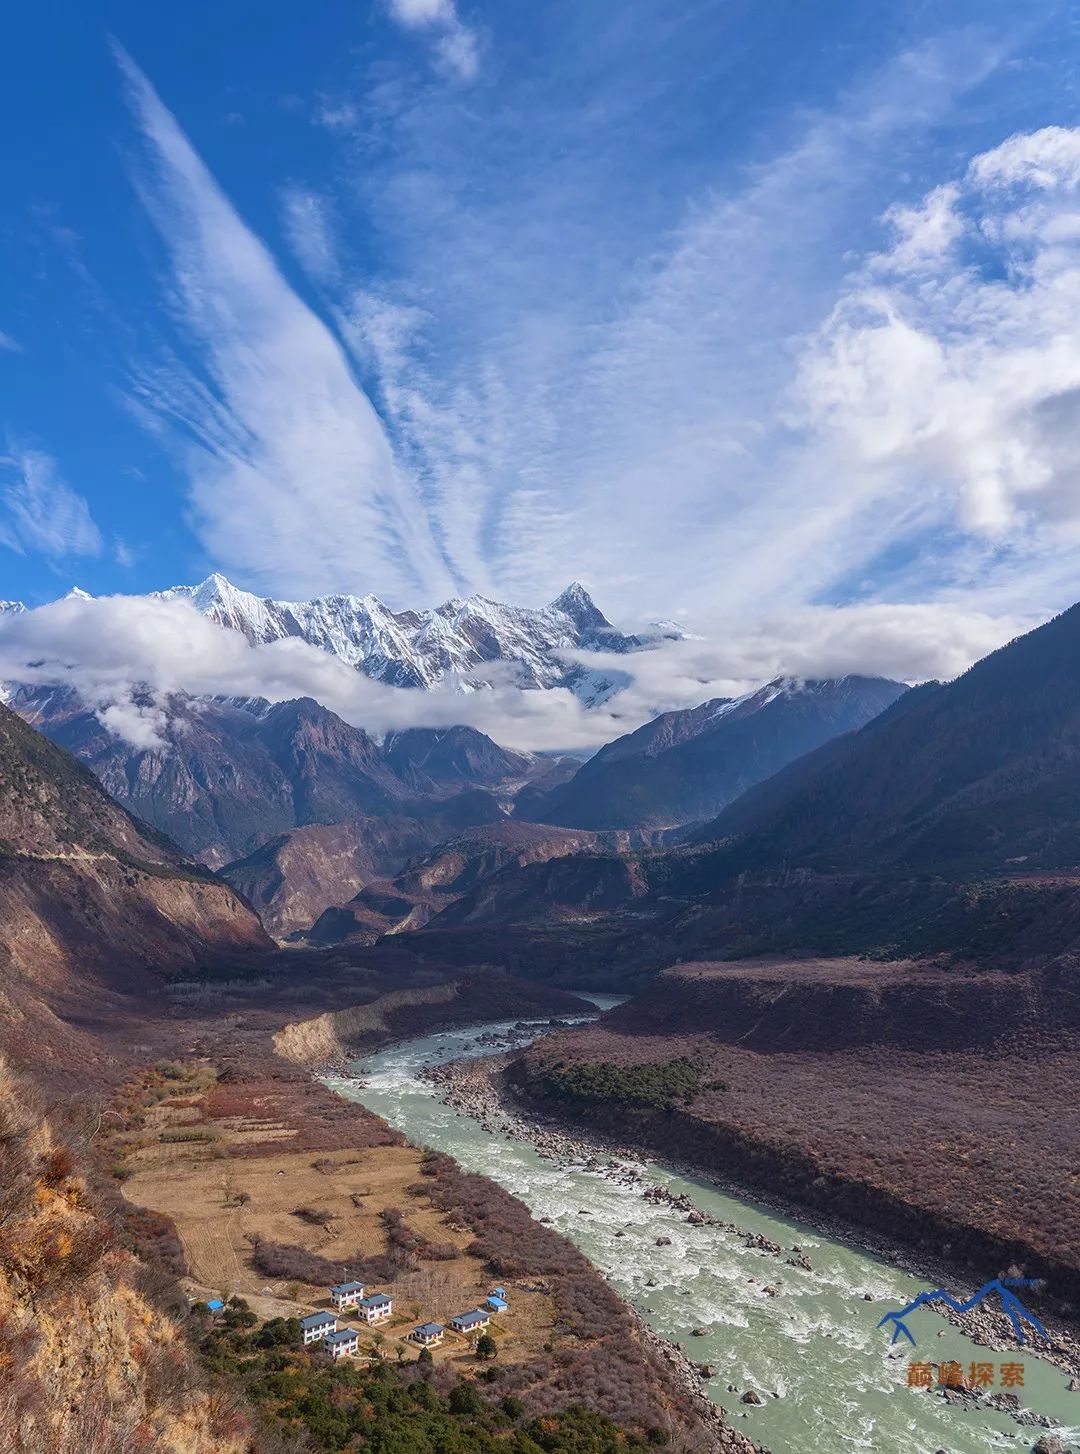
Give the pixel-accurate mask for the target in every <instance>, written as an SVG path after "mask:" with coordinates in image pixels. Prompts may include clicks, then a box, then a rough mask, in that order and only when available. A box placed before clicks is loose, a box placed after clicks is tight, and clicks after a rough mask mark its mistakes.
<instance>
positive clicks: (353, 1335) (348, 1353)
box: [323, 1328, 360, 1359]
mask: <svg viewBox="0 0 1080 1454" xmlns="http://www.w3.org/2000/svg"><path fill="white" fill-rule="evenodd" d="M323 1346H324V1347H325V1349H326V1351H327V1352H328V1353H329V1354H330V1357H331V1358H335V1359H337V1358H346V1357H349V1358H351V1357H352V1356H353V1355H354V1354H355V1353H356V1351H357V1349H358V1348H359V1347H360V1335H359V1333H357V1331H356V1329H355V1328H339V1329H338V1330H337V1332H336V1333H329V1334H327V1338H326V1342H325V1343H324V1344H323Z"/></svg>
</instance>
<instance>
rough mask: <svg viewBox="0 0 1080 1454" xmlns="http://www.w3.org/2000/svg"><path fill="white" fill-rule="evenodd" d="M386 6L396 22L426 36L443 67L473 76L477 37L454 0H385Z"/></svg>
mask: <svg viewBox="0 0 1080 1454" xmlns="http://www.w3.org/2000/svg"><path fill="white" fill-rule="evenodd" d="M387 8H388V9H389V11H390V15H391V18H392V19H393V20H396V21H397V23H398V24H399V25H401V26H404V27H405V29H406V30H413V31H419V32H421V33H422V34H423V35H424V36H425V37H426V38H427V39H428V41H429V42H430V44H431V46H432V49H433V51H434V54H435V57H436V60H437V61H438V63H439V64H440V65H441V66H442V67H443V69H445V70H446V71H448V72H450V73H451V74H452V75H454V76H456V77H457V78H458V79H459V80H462V81H473V80H475V79H476V76H477V74H478V72H479V70H480V41H479V37H478V35H477V33H476V31H475V30H474V29H473V28H472V27H471V26H469V25H466V24H465V23H464V22H463V21H462V19H461V16H460V15H459V13H458V8H457V4H456V0H387Z"/></svg>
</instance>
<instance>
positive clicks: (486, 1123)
mask: <svg viewBox="0 0 1080 1454" xmlns="http://www.w3.org/2000/svg"><path fill="white" fill-rule="evenodd" d="M508 1058H509V1057H508V1055H507V1054H503V1055H501V1056H492V1057H487V1058H484V1059H482V1060H465V1061H456V1062H450V1063H448V1064H437V1065H432V1066H429V1067H427V1068H426V1069H425V1070H424V1071H423V1072H422V1075H423V1076H424V1078H425V1079H427V1080H428V1081H430V1082H431V1083H433V1084H434V1085H436V1086H437V1087H438V1088H439V1092H440V1099H441V1100H442V1102H443V1104H444V1105H446V1106H448V1107H450V1108H451V1109H453V1110H455V1111H458V1112H459V1113H461V1114H464V1115H468V1116H471V1117H472V1118H473V1119H474V1120H476V1121H478V1122H479V1123H480V1125H481V1126H482V1127H483V1129H484V1130H485V1131H486V1132H487V1133H488V1134H489V1135H492V1136H508V1137H516V1138H521V1139H525V1140H527V1141H529V1142H530V1143H531V1144H532V1145H533V1147H534V1148H535V1150H536V1151H537V1153H538V1154H539V1155H540V1156H542V1157H544V1158H545V1159H547V1160H551V1161H554V1162H556V1163H558V1164H561V1165H565V1166H568V1167H574V1168H575V1169H578V1170H585V1171H588V1172H592V1173H594V1174H595V1175H598V1176H603V1177H605V1178H606V1179H607V1180H610V1181H613V1182H615V1183H617V1184H618V1185H622V1186H626V1187H630V1188H640V1190H641V1195H642V1197H643V1198H645V1199H649V1200H653V1201H668V1202H669V1203H670V1204H671V1205H672V1207H673V1209H674V1210H676V1211H680V1212H683V1213H684V1214H685V1218H686V1221H687V1222H688V1223H689V1224H691V1225H695V1224H697V1225H703V1224H711V1225H721V1226H722V1228H723V1230H725V1231H727V1232H730V1233H731V1234H732V1235H734V1236H741V1237H743V1238H744V1239H745V1240H746V1245H747V1246H753V1247H754V1248H756V1250H758V1251H760V1252H761V1253H762V1255H763V1256H766V1257H772V1258H775V1259H776V1260H777V1262H778V1263H780V1264H781V1265H783V1264H784V1263H787V1264H788V1265H792V1266H797V1267H802V1268H805V1269H807V1270H812V1265H811V1264H810V1261H809V1258H808V1257H807V1256H806V1254H805V1252H804V1251H803V1250H802V1249H801V1248H800V1247H798V1246H793V1247H790V1248H784V1247H781V1246H779V1245H778V1244H776V1243H772V1242H769V1240H768V1239H767V1238H763V1237H759V1236H755V1234H753V1233H751V1232H749V1231H747V1230H746V1229H745V1228H741V1227H739V1226H737V1225H736V1224H734V1223H722V1224H721V1223H717V1222H716V1220H715V1219H714V1218H711V1217H709V1216H708V1215H707V1214H706V1213H704V1212H702V1211H701V1210H700V1209H699V1208H697V1207H695V1206H694V1205H693V1203H692V1201H691V1199H690V1198H689V1197H685V1196H683V1197H672V1196H671V1194H670V1193H669V1192H668V1191H667V1190H666V1189H665V1188H663V1187H654V1186H650V1184H649V1178H648V1176H647V1174H646V1169H645V1163H644V1161H643V1159H642V1154H641V1152H640V1150H638V1149H637V1148H634V1147H632V1146H626V1145H624V1144H620V1143H618V1142H616V1141H610V1140H607V1139H605V1138H604V1137H603V1135H602V1134H599V1133H597V1132H595V1131H594V1130H593V1129H592V1128H590V1130H589V1132H588V1133H585V1132H583V1131H582V1130H581V1128H580V1127H578V1126H575V1125H574V1124H573V1123H571V1122H568V1121H567V1120H564V1119H562V1118H557V1117H552V1116H549V1115H545V1114H543V1113H541V1112H539V1111H537V1110H536V1109H535V1108H534V1107H532V1106H531V1105H530V1106H524V1105H522V1104H521V1102H520V1101H519V1100H517V1099H515V1098H514V1096H513V1094H512V1092H511V1089H510V1087H509V1085H508V1083H507V1077H506V1074H505V1072H506V1067H507V1062H508ZM673 1169H675V1170H678V1171H680V1172H682V1173H684V1174H687V1175H693V1176H699V1177H702V1178H703V1179H706V1180H709V1181H711V1182H713V1183H714V1184H717V1185H721V1186H722V1183H720V1182H719V1181H718V1179H717V1177H716V1176H715V1173H714V1172H713V1171H712V1170H710V1169H708V1168H702V1167H694V1166H685V1165H683V1166H676V1167H674V1168H673ZM724 1189H730V1190H731V1191H733V1192H735V1193H736V1194H745V1193H743V1192H742V1189H741V1188H738V1187H730V1188H724ZM754 1199H755V1200H756V1201H758V1202H759V1203H761V1204H762V1205H766V1206H769V1207H770V1208H771V1209H773V1210H775V1211H778V1212H780V1213H781V1214H782V1215H785V1216H789V1217H794V1218H799V1219H801V1220H803V1221H807V1220H810V1221H812V1222H813V1224H814V1225H815V1226H816V1227H817V1228H818V1229H819V1230H820V1231H821V1232H822V1233H823V1234H824V1235H826V1236H829V1237H833V1238H835V1239H837V1240H839V1241H845V1242H847V1243H848V1244H849V1245H853V1246H857V1247H859V1248H861V1249H862V1250H865V1251H868V1252H871V1253H873V1254H875V1255H877V1256H881V1257H884V1258H886V1259H887V1260H888V1261H890V1262H892V1263H893V1264H895V1265H897V1266H899V1267H901V1268H903V1269H904V1270H905V1271H907V1272H910V1273H912V1274H913V1275H915V1276H917V1277H919V1278H920V1279H922V1280H926V1281H929V1282H936V1283H939V1284H940V1285H942V1286H944V1285H950V1286H952V1287H954V1288H960V1287H961V1286H962V1285H963V1283H964V1281H965V1280H966V1279H965V1278H964V1277H963V1276H962V1275H959V1274H958V1270H957V1269H956V1268H955V1267H950V1266H949V1265H948V1264H947V1263H944V1262H942V1263H940V1264H937V1265H934V1264H933V1263H931V1262H930V1261H929V1260H928V1259H926V1258H915V1257H914V1256H913V1255H912V1254H911V1253H910V1252H908V1251H907V1250H906V1249H904V1248H898V1247H895V1246H890V1245H883V1244H882V1243H881V1242H879V1241H877V1240H876V1239H875V1238H874V1237H873V1235H872V1233H870V1232H867V1231H866V1230H864V1229H859V1228H855V1227H853V1226H851V1225H846V1224H845V1225H841V1224H839V1223H836V1224H833V1223H826V1221H825V1220H824V1219H823V1218H821V1217H820V1216H814V1217H812V1218H808V1216H807V1213H806V1210H805V1208H801V1207H798V1206H795V1205H792V1204H790V1203H785V1202H784V1201H783V1200H782V1199H780V1198H775V1197H764V1196H761V1195H760V1194H755V1195H754ZM762 1291H763V1293H764V1294H765V1295H767V1296H775V1295H776V1289H775V1288H774V1287H773V1285H772V1284H771V1283H769V1282H766V1283H765V1285H764V1286H763V1288H762ZM866 1297H867V1299H868V1300H870V1298H871V1295H870V1294H869V1293H867V1294H866ZM938 1311H940V1312H941V1313H942V1314H943V1315H944V1316H945V1317H947V1318H948V1321H949V1322H951V1323H952V1324H953V1325H954V1326H955V1327H957V1328H959V1329H960V1330H961V1331H962V1332H964V1333H965V1334H966V1335H967V1336H968V1337H970V1338H971V1339H972V1341H973V1342H975V1343H978V1344H979V1345H980V1346H982V1347H985V1348H988V1349H991V1350H993V1351H996V1352H1003V1353H1004V1352H1010V1351H1012V1350H1014V1349H1015V1347H1016V1343H1015V1339H1014V1337H1013V1336H1012V1330H1011V1327H1010V1325H1009V1323H1008V1320H1007V1319H1006V1317H1005V1315H1004V1314H1003V1313H999V1312H998V1311H997V1310H995V1309H990V1308H986V1307H982V1308H977V1309H975V1310H973V1311H972V1312H968V1313H957V1312H955V1311H953V1310H952V1309H949V1308H946V1307H945V1306H940V1307H939V1308H938ZM1044 1321H1047V1325H1048V1327H1049V1329H1050V1332H1051V1336H1052V1342H1051V1343H1050V1344H1047V1343H1045V1342H1044V1341H1043V1340H1039V1339H1037V1338H1035V1337H1034V1336H1033V1340H1032V1341H1031V1342H1030V1343H1029V1345H1028V1348H1027V1351H1028V1352H1031V1353H1034V1354H1036V1355H1037V1356H1039V1357H1042V1358H1044V1359H1046V1361H1048V1362H1050V1363H1053V1364H1054V1365H1056V1366H1057V1367H1059V1368H1061V1369H1063V1370H1064V1371H1065V1372H1067V1373H1070V1374H1072V1375H1073V1376H1074V1379H1075V1380H1077V1396H1078V1413H1080V1340H1078V1339H1077V1337H1076V1335H1075V1333H1074V1332H1073V1330H1072V1329H1071V1328H1069V1327H1067V1326H1064V1325H1062V1324H1061V1323H1060V1322H1059V1321H1058V1322H1054V1321H1051V1320H1044ZM896 1356H898V1357H902V1356H904V1355H903V1353H902V1351H901V1350H896ZM691 1367H693V1368H695V1369H697V1365H695V1364H693V1363H691ZM729 1391H734V1390H729ZM955 1392H956V1391H954V1390H944V1391H942V1392H941V1393H940V1394H939V1395H937V1396H941V1397H944V1396H946V1394H948V1395H953V1394H955ZM1002 1411H1003V1412H1008V1413H1011V1414H1012V1416H1013V1417H1014V1418H1017V1419H1018V1421H1019V1422H1030V1421H1031V1420H1032V1419H1033V1418H1034V1417H1035V1416H1032V1415H1030V1414H1025V1411H1023V1410H1022V1409H1012V1408H1011V1407H1008V1406H1005V1405H1002ZM1042 1426H1043V1427H1049V1424H1048V1423H1046V1424H1043V1425H1042Z"/></svg>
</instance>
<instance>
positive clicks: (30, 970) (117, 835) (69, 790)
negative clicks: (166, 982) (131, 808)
mask: <svg viewBox="0 0 1080 1454" xmlns="http://www.w3.org/2000/svg"><path fill="white" fill-rule="evenodd" d="M268 943H269V941H268V940H267V939H266V936H265V934H264V932H263V930H262V928H261V927H260V925H259V922H258V920H257V919H256V918H255V916H254V914H253V913H252V912H251V910H250V908H249V907H248V906H247V905H246V904H245V903H244V902H243V900H242V899H240V898H239V897H238V896H237V894H236V893H235V892H234V891H233V890H232V889H231V888H230V887H229V886H228V885H227V884H224V883H222V882H221V881H220V880H219V879H216V878H215V877H214V876H213V875H212V874H210V873H209V872H207V870H205V869H203V868H202V867H201V866H200V865H198V864H194V863H192V862H190V861H189V860H187V859H185V858H184V857H183V856H182V855H181V854H180V853H179V851H178V850H177V849H176V848H175V847H174V846H173V845H172V844H171V843H169V842H168V840H167V839H165V838H163V837H161V836H160V835H158V834H156V833H155V832H154V830H153V829H150V828H147V827H146V826H145V825H144V824H140V823H137V822H136V821H135V820H134V819H133V818H132V817H131V816H130V815H129V814H128V813H127V812H126V811H125V810H124V809H123V808H121V807H120V806H118V805H117V804H116V803H114V802H113V801H112V799H111V798H110V797H109V796H108V794H107V793H105V791H104V790H103V789H102V787H101V786H100V784H99V783H98V782H97V780H96V778H95V777H94V775H93V774H92V773H91V772H89V771H88V770H87V769H86V768H84V767H83V766H82V765H81V764H80V763H78V762H76V761H75V759H74V758H73V757H71V756H70V755H69V754H68V753H66V752H64V751H62V750H61V749H60V748H59V747H57V746H56V745H55V744H54V743H52V742H50V741H49V740H48V739H47V738H45V737H43V736H41V734H40V733H37V732H35V731H34V730H33V729H32V728H31V727H28V726H27V725H26V723H25V722H23V721H22V720H21V718H19V717H18V716H17V715H16V714H15V713H14V712H12V711H10V710H9V709H8V708H7V707H0V1020H2V1021H3V1029H4V1040H5V1047H6V1048H8V1049H9V1050H12V1051H13V1052H14V1053H16V1054H17V1056H18V1058H19V1059H25V1058H27V1057H31V1058H32V1059H33V1061H34V1063H35V1064H36V1066H37V1068H38V1069H39V1070H41V1069H42V1068H43V1067H44V1065H45V1064H46V1063H47V1062H49V1061H56V1062H57V1063H59V1062H60V1061H62V1059H63V1056H64V1054H65V1052H66V1051H67V1050H68V1049H69V1048H70V1047H71V1045H72V1044H73V1043H74V1039H75V1038H77V1036H78V1032H79V1030H80V1029H90V1028H92V1027H93V1026H94V1025H95V1024H96V1023H99V1022H101V1021H103V1020H105V1019H108V1018H109V1017H111V1016H117V1015H120V1016H122V1014H123V1008H122V1004H123V999H124V997H125V996H128V995H135V996H138V997H144V996H146V995H147V994H150V993H153V992H154V991H155V990H156V989H157V988H158V987H159V986H160V984H161V981H162V979H163V977H164V976H165V975H167V974H168V973H169V972H171V971H174V970H176V969H179V968H181V967H183V966H186V965H189V964H193V963H196V962H198V961H200V960H204V959H206V958H207V957H213V956H215V955H217V956H222V957H224V956H229V955H232V954H237V953H245V954H250V953H251V951H253V950H261V949H263V948H265V947H267V946H268Z"/></svg>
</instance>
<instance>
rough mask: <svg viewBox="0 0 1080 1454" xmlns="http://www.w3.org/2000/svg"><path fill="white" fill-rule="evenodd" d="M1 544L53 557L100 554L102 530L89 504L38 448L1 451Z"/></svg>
mask: <svg viewBox="0 0 1080 1454" xmlns="http://www.w3.org/2000/svg"><path fill="white" fill-rule="evenodd" d="M0 545H6V546H7V547H8V549H9V550H14V551H17V552H18V553H19V554H20V555H25V554H26V553H27V552H29V551H37V552H39V553H40V554H41V555H43V556H45V557H47V558H48V559H49V560H51V561H63V560H68V559H71V558H73V557H78V556H96V555H100V554H101V552H102V549H103V548H104V542H103V541H102V538H101V532H100V530H99V529H98V527H97V526H96V525H95V524H94V520H93V517H92V515H91V514H90V506H89V505H88V504H87V502H86V499H85V498H84V497H83V496H82V495H80V494H78V493H77V492H76V491H75V490H73V489H72V488H71V486H70V485H69V484H68V483H67V482H66V481H65V480H64V479H63V477H62V476H61V474H60V472H59V469H58V468H57V465H56V461H55V460H54V459H52V458H51V457H50V456H49V455H47V454H44V453H42V451H40V450H36V449H26V448H19V449H15V450H12V451H11V453H9V454H8V455H6V456H0Z"/></svg>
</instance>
